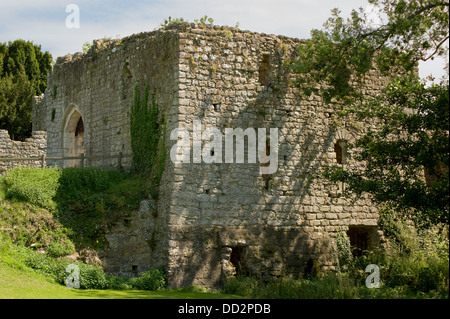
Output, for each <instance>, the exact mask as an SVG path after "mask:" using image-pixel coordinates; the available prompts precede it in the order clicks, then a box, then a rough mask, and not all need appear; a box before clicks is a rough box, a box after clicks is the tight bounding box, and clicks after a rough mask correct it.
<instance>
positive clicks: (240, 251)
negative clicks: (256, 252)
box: [230, 246, 250, 276]
mask: <svg viewBox="0 0 450 319" xmlns="http://www.w3.org/2000/svg"><path fill="white" fill-rule="evenodd" d="M245 249H246V247H245V246H237V247H232V248H231V255H230V262H231V264H232V265H233V266H234V268H235V269H236V275H241V276H248V275H250V269H249V268H248V266H247V264H246V262H245V259H244V256H245Z"/></svg>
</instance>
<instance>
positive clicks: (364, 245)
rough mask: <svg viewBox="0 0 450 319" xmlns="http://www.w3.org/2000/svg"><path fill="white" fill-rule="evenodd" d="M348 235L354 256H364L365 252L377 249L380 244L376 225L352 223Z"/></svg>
mask: <svg viewBox="0 0 450 319" xmlns="http://www.w3.org/2000/svg"><path fill="white" fill-rule="evenodd" d="M347 235H348V237H349V238H350V246H351V248H352V253H353V256H362V255H363V254H364V253H365V252H367V251H370V250H373V249H375V248H376V247H378V246H379V244H380V238H379V235H378V232H377V227H376V226H368V225H350V226H348V231H347Z"/></svg>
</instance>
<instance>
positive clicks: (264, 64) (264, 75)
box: [258, 54, 270, 86]
mask: <svg viewBox="0 0 450 319" xmlns="http://www.w3.org/2000/svg"><path fill="white" fill-rule="evenodd" d="M258 73H259V78H258V80H259V83H260V84H261V85H264V86H268V85H269V75H270V56H269V55H268V54H264V55H263V57H262V60H261V63H260V64H259V69H258Z"/></svg>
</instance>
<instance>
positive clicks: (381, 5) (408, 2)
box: [292, 0, 449, 103]
mask: <svg viewBox="0 0 450 319" xmlns="http://www.w3.org/2000/svg"><path fill="white" fill-rule="evenodd" d="M369 3H370V4H371V5H373V6H374V8H375V10H374V11H375V12H378V19H380V20H382V21H384V23H381V24H375V23H373V21H372V20H373V15H372V16H371V15H368V14H367V13H366V12H365V11H364V10H363V9H362V8H360V9H359V11H357V10H353V11H352V13H351V17H350V18H348V19H347V20H345V19H344V18H342V17H341V16H340V11H339V10H338V9H334V10H333V11H332V16H331V18H329V19H328V21H327V22H326V23H325V24H324V29H323V30H313V31H312V32H311V39H309V40H307V41H306V43H305V44H304V45H301V46H299V48H298V52H299V58H298V59H297V60H296V61H294V63H293V64H292V66H293V69H294V71H296V73H298V81H297V84H298V86H299V87H300V88H301V89H302V90H303V92H304V93H306V94H311V93H313V92H315V93H320V94H321V95H322V96H323V97H324V98H325V100H326V101H331V100H342V101H344V102H345V103H348V101H349V100H350V98H355V97H361V92H360V91H359V89H360V88H361V85H360V84H361V82H362V81H364V75H366V74H367V72H369V71H370V70H371V69H373V68H377V69H379V70H380V71H382V72H383V74H386V75H391V74H398V73H414V72H416V71H417V64H418V61H427V60H430V59H434V58H435V57H436V56H446V55H448V40H449V35H448V28H449V19H448V14H449V12H448V10H449V2H448V0H369ZM317 83H322V84H324V87H323V88H321V89H320V90H319V89H317V86H316V84H317Z"/></svg>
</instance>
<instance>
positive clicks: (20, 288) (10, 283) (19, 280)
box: [0, 262, 242, 299]
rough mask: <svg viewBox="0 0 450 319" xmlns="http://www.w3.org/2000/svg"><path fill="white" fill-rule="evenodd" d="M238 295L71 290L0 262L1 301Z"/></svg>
mask: <svg viewBox="0 0 450 319" xmlns="http://www.w3.org/2000/svg"><path fill="white" fill-rule="evenodd" d="M235 298H242V297H240V296H236V295H228V294H219V293H207V292H199V291H195V289H176V290H169V289H167V290H161V291H144V290H83V289H70V288H67V287H64V286H62V285H60V284H57V283H53V282H51V280H50V279H49V278H47V277H45V276H43V275H41V274H38V273H36V272H35V271H33V270H30V269H27V268H20V267H19V268H17V267H12V266H10V265H8V264H5V263H2V262H0V299H235Z"/></svg>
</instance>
